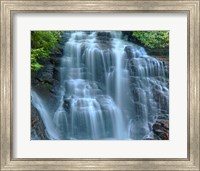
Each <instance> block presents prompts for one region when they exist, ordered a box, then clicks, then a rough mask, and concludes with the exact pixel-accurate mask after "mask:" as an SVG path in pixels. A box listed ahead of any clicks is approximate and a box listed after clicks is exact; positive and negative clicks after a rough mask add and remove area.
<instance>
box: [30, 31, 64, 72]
mask: <svg viewBox="0 0 200 171" xmlns="http://www.w3.org/2000/svg"><path fill="white" fill-rule="evenodd" d="M61 34H62V32H61V31H32V32H31V69H32V70H34V71H37V70H39V69H40V68H42V65H41V64H40V62H39V60H40V59H42V58H49V56H50V52H51V50H52V49H53V48H54V47H55V46H56V45H57V44H58V42H59V40H60V39H61Z"/></svg>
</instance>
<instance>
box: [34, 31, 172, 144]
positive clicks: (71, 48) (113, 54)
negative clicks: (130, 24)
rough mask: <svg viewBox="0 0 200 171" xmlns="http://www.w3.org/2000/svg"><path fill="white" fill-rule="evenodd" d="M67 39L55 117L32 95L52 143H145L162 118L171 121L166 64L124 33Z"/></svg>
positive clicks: (86, 34)
mask: <svg viewBox="0 0 200 171" xmlns="http://www.w3.org/2000/svg"><path fill="white" fill-rule="evenodd" d="M65 34H66V35H70V36H69V38H68V40H67V41H66V42H65V46H64V55H63V56H62V57H61V63H60V65H59V67H58V71H59V73H58V74H59V75H60V77H59V78H60V80H59V89H57V92H56V93H57V96H58V99H59V105H58V108H57V110H56V111H55V113H53V114H51V115H49V112H51V111H49V110H48V105H47V104H45V103H44V102H43V101H42V99H41V98H40V97H39V96H38V94H37V93H36V92H35V91H33V90H32V102H33V105H34V106H35V107H36V108H37V109H38V111H39V113H40V115H41V118H42V119H43V122H44V124H45V126H46V128H47V132H48V135H49V138H50V139H67V140H69V139H85V140H87V139H88V140H105V139H114V140H124V139H143V138H144V137H145V136H147V135H148V134H149V133H150V132H151V128H150V126H149V124H151V123H153V122H154V121H155V118H156V117H157V116H158V115H160V114H163V113H164V114H166V115H168V105H169V104H168V81H167V80H168V75H167V73H166V68H165V64H164V63H163V62H160V61H158V60H157V59H155V58H153V57H151V56H149V55H148V54H147V53H146V51H145V50H144V48H142V47H140V46H137V45H134V44H132V43H130V42H128V41H125V40H123V39H122V34H121V32H106V31H105V32H84V31H83V32H81V31H74V32H65ZM163 104H165V105H164V107H163Z"/></svg>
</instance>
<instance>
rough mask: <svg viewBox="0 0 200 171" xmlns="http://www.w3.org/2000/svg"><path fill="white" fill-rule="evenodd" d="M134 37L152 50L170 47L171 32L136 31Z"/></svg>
mask: <svg viewBox="0 0 200 171" xmlns="http://www.w3.org/2000/svg"><path fill="white" fill-rule="evenodd" d="M132 36H133V37H134V38H135V39H137V41H139V42H140V43H141V44H142V45H143V46H144V47H147V48H150V49H157V48H167V47H169V31H134V32H133V34H132Z"/></svg>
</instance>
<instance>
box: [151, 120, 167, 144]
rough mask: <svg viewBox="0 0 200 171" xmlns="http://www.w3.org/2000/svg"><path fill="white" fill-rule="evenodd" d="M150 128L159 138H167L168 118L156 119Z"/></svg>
mask: <svg viewBox="0 0 200 171" xmlns="http://www.w3.org/2000/svg"><path fill="white" fill-rule="evenodd" d="M152 128H153V132H154V134H156V135H157V136H158V137H159V138H160V139H161V140H169V120H164V119H157V120H156V122H155V123H154V124H153V126H152Z"/></svg>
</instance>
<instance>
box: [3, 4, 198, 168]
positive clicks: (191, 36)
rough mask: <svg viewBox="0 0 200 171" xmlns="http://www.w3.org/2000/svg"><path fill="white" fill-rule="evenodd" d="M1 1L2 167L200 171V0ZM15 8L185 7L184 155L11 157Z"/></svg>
mask: <svg viewBox="0 0 200 171" xmlns="http://www.w3.org/2000/svg"><path fill="white" fill-rule="evenodd" d="M0 2H1V58H0V61H1V68H0V69H1V70H0V73H1V75H0V80H1V84H0V85H1V96H0V103H1V108H0V111H1V122H0V128H1V133H0V134H1V136H0V138H1V139H0V142H1V146H0V151H1V170H199V169H200V166H199V159H200V157H199V155H200V151H199V149H200V148H199V143H200V139H199V138H200V136H199V111H200V110H199V81H200V80H199V73H200V71H199V67H200V66H199V64H200V58H199V3H200V0H191V1H190V0H168V1H165V0H141V1H139V0H125V1H120V0H105V1H97V0H92V1H90V0H88V1H85V0H82V1H78V0H69V1H68V0H66V1H65V0H63V1H59V0H55V1H51V0H49V1H37V0H35V1H29V0H26V1H21V0H16V1H14V0H13V1H8V0H0ZM18 12H25V13H29V12H44V13H46V12H134V13H135V12H136V13H138V12H140V13H141V12H159V13H163V12H172V13H179V12H187V17H188V69H187V73H188V157H187V159H176V158H173V159H162V158H159V159H150V158H149V159H120V158H117V159H53V158H52V159H14V158H13V157H12V144H13V141H12V115H13V112H14V111H13V109H12V94H13V92H12V91H13V82H12V78H13V74H12V60H13V59H12V43H13V42H12V31H13V30H12V17H13V15H14V14H15V13H18Z"/></svg>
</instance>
